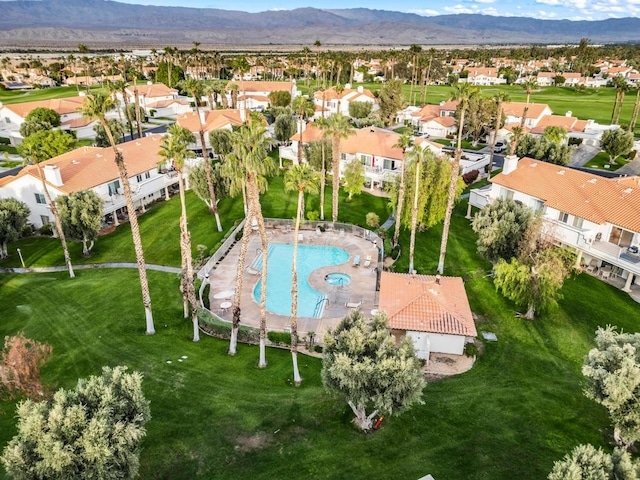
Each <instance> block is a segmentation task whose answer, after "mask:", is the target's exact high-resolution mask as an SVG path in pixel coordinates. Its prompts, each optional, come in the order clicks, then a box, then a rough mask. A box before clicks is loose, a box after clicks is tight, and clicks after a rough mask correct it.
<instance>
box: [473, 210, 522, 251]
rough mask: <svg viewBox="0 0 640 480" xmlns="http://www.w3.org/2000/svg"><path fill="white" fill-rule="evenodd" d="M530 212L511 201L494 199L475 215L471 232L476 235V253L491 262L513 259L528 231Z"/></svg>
mask: <svg viewBox="0 0 640 480" xmlns="http://www.w3.org/2000/svg"><path fill="white" fill-rule="evenodd" d="M533 219H534V214H533V211H532V210H531V208H529V207H527V206H526V205H522V204H521V203H517V202H515V201H513V200H503V199H498V200H496V201H495V202H492V203H490V204H489V205H487V206H486V207H484V208H483V209H482V210H480V211H479V212H478V213H476V215H475V217H474V218H473V221H472V222H471V228H473V231H474V232H476V233H477V234H478V239H477V240H476V245H477V246H478V253H479V254H480V255H482V256H483V257H485V258H487V259H488V260H491V261H492V262H496V261H498V259H500V258H502V259H505V260H509V259H511V258H514V257H517V256H518V253H519V251H520V242H521V241H522V240H523V238H524V237H525V234H526V232H527V231H528V230H529V228H530V227H531V223H532V221H533Z"/></svg>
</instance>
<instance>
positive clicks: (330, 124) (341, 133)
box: [320, 113, 355, 222]
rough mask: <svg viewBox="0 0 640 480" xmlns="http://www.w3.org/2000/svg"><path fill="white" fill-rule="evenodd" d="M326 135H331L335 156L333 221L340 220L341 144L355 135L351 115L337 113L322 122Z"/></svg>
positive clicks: (333, 154)
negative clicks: (344, 139)
mask: <svg viewBox="0 0 640 480" xmlns="http://www.w3.org/2000/svg"><path fill="white" fill-rule="evenodd" d="M320 128H322V129H323V130H324V135H325V136H329V137H331V142H332V143H331V150H332V157H333V165H332V166H333V196H332V202H331V208H332V212H331V215H332V221H333V222H337V221H338V194H339V193H340V153H341V151H340V144H341V141H342V139H343V138H347V137H348V136H349V135H353V134H354V133H355V132H354V129H353V127H352V126H351V124H350V123H349V117H347V116H345V115H342V114H341V113H336V114H334V115H331V116H330V117H329V118H327V120H326V121H325V122H322V123H321V124H320Z"/></svg>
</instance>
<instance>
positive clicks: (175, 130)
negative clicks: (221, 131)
mask: <svg viewBox="0 0 640 480" xmlns="http://www.w3.org/2000/svg"><path fill="white" fill-rule="evenodd" d="M192 142H193V134H192V133H191V132H190V131H189V130H187V129H186V128H184V127H181V126H180V125H178V124H177V123H174V124H173V125H171V126H170V127H169V128H168V129H167V135H165V136H164V137H163V138H162V145H161V146H160V155H161V156H162V157H163V158H165V159H166V160H167V162H173V166H174V168H175V169H176V171H177V172H178V185H179V188H180V207H181V212H180V254H181V257H182V289H181V290H182V295H183V303H184V318H187V317H188V316H189V309H188V307H189V305H190V306H191V318H192V321H193V341H194V342H198V341H199V340H200V329H199V327H198V307H199V305H198V302H197V300H196V291H195V285H194V274H193V256H192V253H191V233H190V232H189V225H188V223H189V222H188V218H187V204H186V200H185V192H184V190H185V189H184V180H183V170H184V165H185V160H186V159H187V158H189V157H193V156H195V155H194V153H193V152H192V151H191V150H189V145H190V144H191V143H192ZM205 177H206V175H205Z"/></svg>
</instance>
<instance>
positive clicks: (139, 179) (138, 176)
mask: <svg viewBox="0 0 640 480" xmlns="http://www.w3.org/2000/svg"><path fill="white" fill-rule="evenodd" d="M136 181H137V182H138V183H140V182H141V181H142V175H136Z"/></svg>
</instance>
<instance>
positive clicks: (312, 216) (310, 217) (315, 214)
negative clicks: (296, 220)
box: [307, 210, 320, 222]
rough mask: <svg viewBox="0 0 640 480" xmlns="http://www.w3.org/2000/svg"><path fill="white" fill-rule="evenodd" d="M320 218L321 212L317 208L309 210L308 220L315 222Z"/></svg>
mask: <svg viewBox="0 0 640 480" xmlns="http://www.w3.org/2000/svg"><path fill="white" fill-rule="evenodd" d="M319 218H320V213H319V212H318V211H317V210H309V211H308V212H307V220H309V221H310V222H315V221H317V220H318V219H319Z"/></svg>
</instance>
